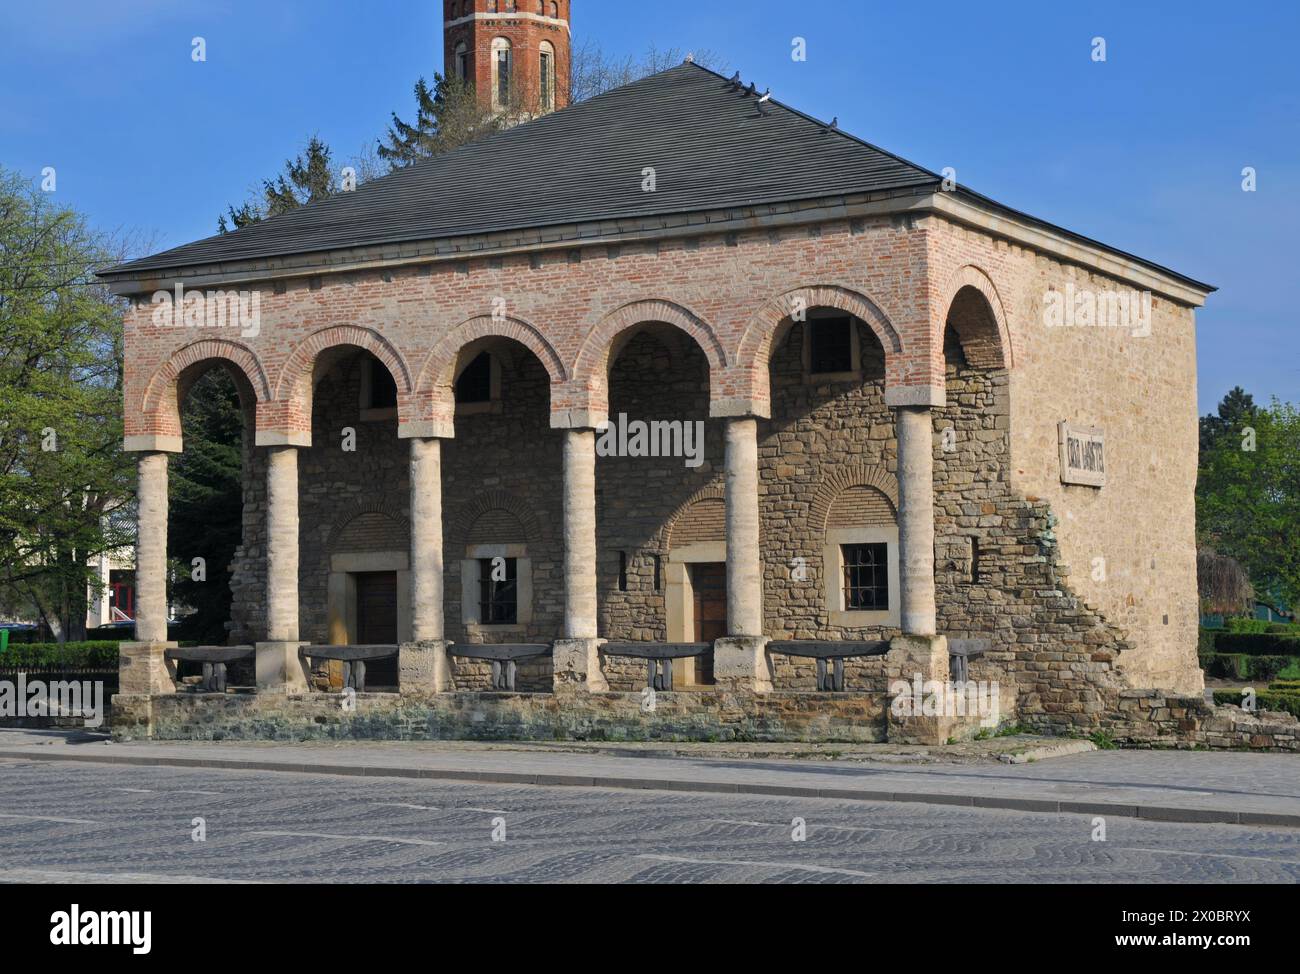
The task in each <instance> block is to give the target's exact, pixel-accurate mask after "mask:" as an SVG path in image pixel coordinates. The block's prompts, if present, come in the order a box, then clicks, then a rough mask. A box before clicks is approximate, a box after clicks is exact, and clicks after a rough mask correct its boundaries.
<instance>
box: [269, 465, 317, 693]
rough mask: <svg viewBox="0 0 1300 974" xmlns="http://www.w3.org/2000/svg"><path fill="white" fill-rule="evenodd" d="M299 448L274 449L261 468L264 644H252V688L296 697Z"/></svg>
mask: <svg viewBox="0 0 1300 974" xmlns="http://www.w3.org/2000/svg"><path fill="white" fill-rule="evenodd" d="M301 646H302V642H301V640H300V639H299V636H298V448H297V447H294V446H273V447H271V448H270V449H269V450H268V452H267V465H266V642H264V643H258V644H257V686H258V688H259V689H263V690H277V691H287V692H294V693H301V692H305V691H306V690H307V674H306V671H305V668H304V667H303V665H302V663H301V661H300V660H299V658H298V649H299V648H300V647H301Z"/></svg>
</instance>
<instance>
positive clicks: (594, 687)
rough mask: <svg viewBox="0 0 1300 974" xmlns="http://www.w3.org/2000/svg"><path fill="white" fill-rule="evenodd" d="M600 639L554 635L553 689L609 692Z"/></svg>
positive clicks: (565, 691) (602, 643)
mask: <svg viewBox="0 0 1300 974" xmlns="http://www.w3.org/2000/svg"><path fill="white" fill-rule="evenodd" d="M604 644H605V640H603V639H557V640H556V641H555V646H554V651H553V653H552V666H553V669H554V674H555V692H556V693H575V692H585V693H608V692H609V681H607V680H606V679H605V668H604V665H603V664H602V662H601V658H600V647H601V646H603V645H604Z"/></svg>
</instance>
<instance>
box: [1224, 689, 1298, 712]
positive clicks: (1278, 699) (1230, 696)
mask: <svg viewBox="0 0 1300 974" xmlns="http://www.w3.org/2000/svg"><path fill="white" fill-rule="evenodd" d="M1214 702H1215V703H1230V704H1234V705H1235V706H1238V707H1240V706H1241V691H1240V690H1215V691H1214ZM1255 710H1256V711H1257V712H1258V711H1260V710H1281V711H1283V712H1284V713H1288V714H1291V715H1292V716H1294V717H1300V693H1278V692H1276V691H1273V690H1260V691H1258V692H1256V694H1255Z"/></svg>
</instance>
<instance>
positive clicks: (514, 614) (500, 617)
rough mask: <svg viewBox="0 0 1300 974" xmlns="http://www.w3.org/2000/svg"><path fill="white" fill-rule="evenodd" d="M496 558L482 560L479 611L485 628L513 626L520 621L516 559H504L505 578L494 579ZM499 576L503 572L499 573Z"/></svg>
mask: <svg viewBox="0 0 1300 974" xmlns="http://www.w3.org/2000/svg"><path fill="white" fill-rule="evenodd" d="M494 561H496V559H494V558H480V559H479V562H478V568H479V575H478V579H479V585H478V592H479V596H478V609H479V622H480V623H481V624H482V625H485V626H513V625H515V623H516V622H517V621H518V619H519V571H518V562H517V561H516V559H514V558H504V559H502V561H504V562H505V572H504V575H505V577H504V578H499V577H498V578H493V577H492V576H493V571H492V563H493V562H494ZM496 574H497V575H498V576H499V575H501V574H502V572H500V571H497V572H496Z"/></svg>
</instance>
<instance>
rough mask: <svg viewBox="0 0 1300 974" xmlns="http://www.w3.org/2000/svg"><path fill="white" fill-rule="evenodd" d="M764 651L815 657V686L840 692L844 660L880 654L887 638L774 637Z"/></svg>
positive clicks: (842, 687)
mask: <svg viewBox="0 0 1300 974" xmlns="http://www.w3.org/2000/svg"><path fill="white" fill-rule="evenodd" d="M767 651H768V652H769V653H781V654H782V655H784V656H798V657H801V658H803V659H814V660H816V661H817V689H818V690H819V691H822V692H830V693H843V692H844V661H845V660H846V659H858V658H860V657H864V656H884V655H885V654H886V653H888V652H889V640H887V639H873V640H861V641H855V640H835V641H831V640H819V639H774V640H773V641H772V642H770V643H768V644H767Z"/></svg>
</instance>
